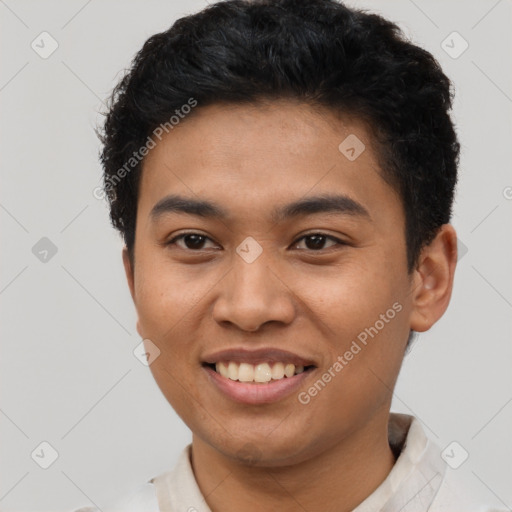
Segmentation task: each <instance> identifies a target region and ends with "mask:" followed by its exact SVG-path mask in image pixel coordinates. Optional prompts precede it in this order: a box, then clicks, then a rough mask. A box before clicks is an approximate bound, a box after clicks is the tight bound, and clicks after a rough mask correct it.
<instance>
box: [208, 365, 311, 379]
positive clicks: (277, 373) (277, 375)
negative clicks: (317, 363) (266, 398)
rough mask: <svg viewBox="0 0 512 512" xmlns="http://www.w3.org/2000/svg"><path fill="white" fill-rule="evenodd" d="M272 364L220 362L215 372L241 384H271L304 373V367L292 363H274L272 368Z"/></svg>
mask: <svg viewBox="0 0 512 512" xmlns="http://www.w3.org/2000/svg"><path fill="white" fill-rule="evenodd" d="M270 364H272V363H270ZM270 364H269V363H260V364H249V363H236V362H234V361H229V362H219V363H216V364H215V370H216V371H217V373H220V374H221V375H222V376H223V377H227V378H228V379H231V380H239V381H240V382H270V381H271V380H272V379H274V380H279V379H282V378H284V377H285V376H286V377H293V376H294V375H296V374H298V373H302V372H303V371H304V366H295V365H294V364H291V363H289V364H284V363H273V364H272V367H271V366H270Z"/></svg>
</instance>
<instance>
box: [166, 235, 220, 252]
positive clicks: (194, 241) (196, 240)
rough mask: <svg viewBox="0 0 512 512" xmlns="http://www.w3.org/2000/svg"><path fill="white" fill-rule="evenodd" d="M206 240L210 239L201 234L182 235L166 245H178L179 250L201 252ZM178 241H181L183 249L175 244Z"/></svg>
mask: <svg viewBox="0 0 512 512" xmlns="http://www.w3.org/2000/svg"><path fill="white" fill-rule="evenodd" d="M206 240H210V238H208V237H207V236H206V235H202V234H201V233H182V234H181V235H178V236H176V237H174V238H173V239H172V240H170V241H169V242H167V244H166V245H178V247H180V248H181V249H185V250H196V251H201V250H203V249H204V244H205V242H206ZM178 241H183V243H184V244H185V247H183V246H182V245H179V244H177V243H176V242H178ZM210 241H211V240H210Z"/></svg>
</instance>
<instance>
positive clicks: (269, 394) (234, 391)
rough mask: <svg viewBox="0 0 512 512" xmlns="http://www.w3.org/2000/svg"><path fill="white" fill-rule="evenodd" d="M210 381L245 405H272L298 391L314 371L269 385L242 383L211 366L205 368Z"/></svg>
mask: <svg viewBox="0 0 512 512" xmlns="http://www.w3.org/2000/svg"><path fill="white" fill-rule="evenodd" d="M203 369H204V370H205V371H206V373H207V376H208V377H209V379H210V381H211V382H212V383H213V384H214V385H215V386H217V388H218V389H219V390H220V391H221V392H222V393H224V394H225V395H227V396H228V397H229V398H231V399H233V400H235V401H236V402H240V403H243V404H270V403H273V402H277V401H279V400H282V399H283V398H285V397H286V396H288V395H290V394H291V393H293V392H294V391H297V390H298V389H299V388H300V386H301V385H302V384H303V382H304V380H305V379H307V378H308V377H309V375H310V374H311V373H313V371H314V369H311V370H307V371H304V372H302V373H298V374H297V375H294V376H293V377H284V378H282V379H280V380H271V381H270V382H267V383H252V382H240V381H238V380H231V379H228V378H227V377H223V376H222V375H220V374H219V373H217V372H216V371H215V370H213V369H212V368H210V367H209V366H203Z"/></svg>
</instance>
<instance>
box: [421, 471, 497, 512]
mask: <svg viewBox="0 0 512 512" xmlns="http://www.w3.org/2000/svg"><path fill="white" fill-rule="evenodd" d="M470 476H471V475H466V474H465V473H462V472H459V471H457V470H452V469H451V468H447V469H446V474H445V477H444V479H443V482H442V484H441V487H440V488H439V491H438V493H437V495H436V497H435V499H434V501H433V503H432V507H431V508H430V509H429V512H506V509H505V508H504V507H503V505H501V506H500V504H499V503H497V502H496V500H491V497H490V495H489V492H488V491H487V492H485V490H484V489H482V492H477V487H475V484H474V482H472V481H471V478H470Z"/></svg>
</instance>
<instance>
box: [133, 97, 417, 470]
mask: <svg viewBox="0 0 512 512" xmlns="http://www.w3.org/2000/svg"><path fill="white" fill-rule="evenodd" d="M354 135H355V136H356V137H357V138H358V139H359V140H360V141H361V142H362V143H364V145H365V149H364V151H362V152H361V153H360V154H359V155H358V153H359V151H360V149H361V147H360V146H354V142H353V141H354V140H355V139H353V136H354ZM349 136H351V137H352V138H351V139H348V141H349V142H350V141H352V144H348V143H345V144H346V145H348V146H349V147H348V148H347V147H346V146H343V145H342V150H343V149H345V152H342V151H341V150H340V149H339V146H340V144H341V143H342V142H343V141H344V140H345V139H346V138H347V137H349ZM350 146H354V148H355V150H354V151H352V150H350ZM354 156H355V157H356V158H354ZM348 157H350V158H348ZM178 196H180V198H181V199H183V200H181V201H177V200H176V199H177V197H178ZM186 201H190V202H189V203H187V202H186ZM192 201H193V202H200V203H202V202H207V203H209V205H206V206H205V205H204V204H203V205H202V206H201V205H195V206H194V205H192V203H191V202H192ZM290 205H294V206H293V207H292V206H290ZM136 222H137V228H136V238H135V252H134V255H135V264H134V268H131V266H130V264H129V261H128V258H127V256H126V252H125V254H124V256H125V258H124V261H125V266H126V272H127V276H128V281H129V284H130V289H131V292H132V296H133V299H134V303H135V306H136V310H137V314H138V323H137V328H138V331H139V334H140V335H141V336H142V337H143V338H144V339H146V340H151V342H152V343H153V344H154V345H156V346H157V347H158V349H159V350H160V355H159V356H158V357H157V358H156V359H155V360H154V362H152V364H151V365H150V369H151V371H152V373H153V375H154V378H155V379H156V382H157V383H158V385H159V387H160V389H161V390H162V392H163V394H164V395H165V397H166V398H167V400H168V401H169V403H170V404H171V405H172V406H173V408H174V409H175V410H176V412H177V413H178V414H179V415H180V416H181V418H182V419H183V420H184V422H185V423H186V424H187V425H188V427H189V428H190V429H191V430H192V432H193V433H194V436H195V437H196V438H198V439H200V440H201V441H202V442H204V443H206V444H207V445H209V446H210V447H212V448H213V449H215V450H216V451H217V452H219V453H221V454H223V455H226V456H228V457H231V458H234V459H236V458H242V457H243V453H244V450H247V447H249V448H251V447H252V449H253V450H255V451H256V452H257V457H258V460H259V461H260V463H261V464H267V465H269V466H272V465H274V466H279V465H285V464H290V463H294V462H298V461H301V460H305V459H307V458H308V457H314V456H315V454H318V453H320V452H322V451H325V450H329V449H330V448H331V447H333V446H334V445H335V444H336V443H339V442H340V440H341V439H343V438H344V437H348V436H349V435H351V434H352V433H353V432H355V431H358V430H362V429H364V428H365V426H368V425H372V422H374V421H375V419H376V418H383V417H384V416H383V414H384V413H385V412H386V411H389V404H390V400H391V397H390V395H391V389H392V388H393V386H394V383H395V380H396V378H397V375H398V372H399V368H400V365H401V362H402V358H403V353H404V348H405V345H406V342H407V338H408V334H409V329H410V328H411V318H412V316H413V314H414V307H413V304H412V295H411V290H412V289H413V286H414V284H415V283H414V279H412V278H411V275H409V274H408V272H407V261H406V246H405V238H404V225H405V219H404V213H403V209H402V206H401V202H400V200H399V198H398V196H397V194H396V193H395V191H394V190H393V188H391V187H390V186H389V185H388V184H387V183H386V182H385V181H384V180H383V178H382V176H381V175H380V170H379V166H378V163H377V158H376V154H375V153H374V150H373V148H372V141H371V140H370V138H369V135H368V133H367V131H366V130H365V128H364V126H363V125H362V124H361V123H359V122H357V120H353V119H352V120H349V119H346V120H345V121H340V120H339V119H336V118H334V117H331V114H329V113H327V112H324V113H322V112H320V111H318V110H317V111H314V110H312V109H310V108H309V107H307V106H305V105H301V104H294V103H288V102H285V101H282V102H274V103H270V104H268V105H266V106H258V107H255V106H240V105H237V106H228V107H226V106H219V105H214V106H208V107H203V108H199V107H198V109H197V111H196V112H194V114H193V115H191V116H190V117H189V118H187V119H185V120H184V121H183V122H182V123H181V124H180V125H178V126H176V127H175V128H174V129H173V131H171V132H170V133H169V134H167V135H166V136H165V137H164V138H163V139H162V140H161V141H160V142H158V143H157V145H156V147H155V148H154V149H152V150H151V151H150V153H149V154H148V156H147V157H146V160H145V162H144V166H143V171H142V178H141V183H140V189H139V200H138V211H137V221H136ZM145 343H147V342H145ZM147 346H148V347H149V345H147ZM230 362H231V363H230ZM216 363H223V364H218V365H217V371H216V370H215V366H216ZM336 363H338V364H336ZM290 365H294V366H290ZM301 366H304V367H305V369H304V371H302V372H301V370H302V368H301ZM283 371H285V372H287V375H288V376H283ZM220 372H222V373H223V374H224V375H222V374H221V373H220ZM226 375H228V376H226ZM236 379H239V380H236ZM254 379H256V380H259V381H261V380H263V381H267V382H254ZM269 379H271V380H270V382H268V380H269ZM379 428H380V427H379Z"/></svg>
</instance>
